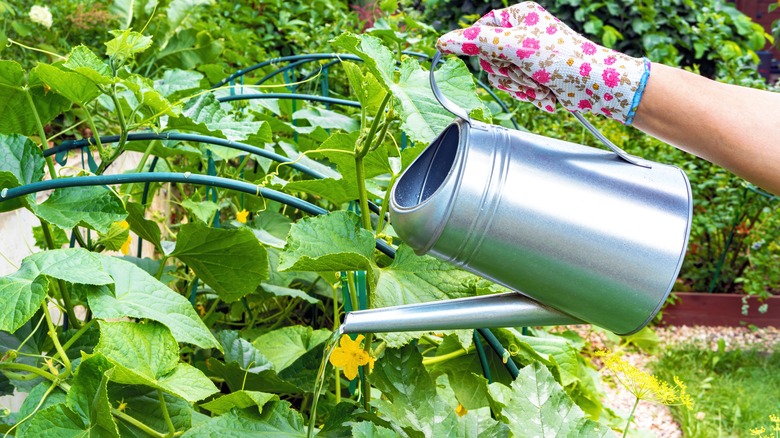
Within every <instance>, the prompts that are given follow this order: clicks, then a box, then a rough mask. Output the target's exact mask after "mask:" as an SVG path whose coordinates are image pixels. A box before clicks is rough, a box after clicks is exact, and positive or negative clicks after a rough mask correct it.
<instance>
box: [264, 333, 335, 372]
mask: <svg viewBox="0 0 780 438" xmlns="http://www.w3.org/2000/svg"><path fill="white" fill-rule="evenodd" d="M330 336H331V332H330V330H327V329H319V330H314V329H312V328H311V327H308V326H302V325H294V326H289V327H283V328H280V329H278V330H274V331H272V332H268V333H266V334H264V335H262V336H260V337H258V338H257V339H255V340H254V341H253V342H252V345H254V346H255V347H256V348H257V349H258V350H259V351H260V352H261V353H263V355H264V356H265V357H266V358H268V360H270V361H271V362H272V363H273V364H274V367H275V368H276V369H277V370H283V369H285V368H287V367H288V366H290V365H292V364H293V362H295V361H296V360H297V359H298V358H300V357H301V356H303V355H304V354H306V353H307V352H308V351H309V350H311V349H313V348H317V347H319V346H320V345H322V343H323V342H325V341H326V340H328V338H329V337H330Z"/></svg>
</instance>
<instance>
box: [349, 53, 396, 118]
mask: <svg viewBox="0 0 780 438" xmlns="http://www.w3.org/2000/svg"><path fill="white" fill-rule="evenodd" d="M341 67H342V68H343V69H344V72H345V73H346V74H347V79H348V80H349V86H350V88H351V91H352V95H353V96H355V98H357V100H358V102H360V106H361V107H362V108H363V109H365V110H366V112H367V113H368V114H376V112H377V111H379V106H380V105H381V103H382V100H384V98H385V95H386V94H387V91H385V89H384V88H383V87H382V85H381V84H380V83H379V81H378V80H377V79H376V77H374V75H373V74H371V73H368V74H363V72H362V71H361V68H360V66H358V64H356V63H354V62H342V63H341Z"/></svg>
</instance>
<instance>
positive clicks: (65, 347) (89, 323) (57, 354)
mask: <svg viewBox="0 0 780 438" xmlns="http://www.w3.org/2000/svg"><path fill="white" fill-rule="evenodd" d="M95 321H96V320H94V319H90V320H89V321H87V323H86V324H84V325H83V326H82V327H81V328H80V329H79V331H77V332H76V333H74V334H73V336H71V337H70V339H68V342H66V343H64V344H62V349H63V350H65V351H68V348H70V347H71V346H72V345H73V344H75V343H76V341H78V340H79V338H80V337H81V336H82V335H83V334H84V333H86V332H87V330H89V328H90V327H92V325H93V324H94V323H95ZM59 357H60V352H59V351H57V352H55V353H54V355H53V356H52V357H51V358H52V360H55V359H58V358H59Z"/></svg>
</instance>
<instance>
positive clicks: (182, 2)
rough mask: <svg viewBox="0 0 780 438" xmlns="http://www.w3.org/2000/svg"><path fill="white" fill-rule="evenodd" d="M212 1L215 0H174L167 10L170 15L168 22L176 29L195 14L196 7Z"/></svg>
mask: <svg viewBox="0 0 780 438" xmlns="http://www.w3.org/2000/svg"><path fill="white" fill-rule="evenodd" d="M212 3H213V0H173V1H172V2H171V3H170V4H169V5H168V8H167V10H166V11H165V12H166V15H167V16H168V24H169V25H170V27H171V29H176V28H177V27H179V26H181V25H182V23H184V22H185V21H186V20H187V18H188V17H190V16H191V15H192V14H193V12H194V10H195V9H196V8H198V7H200V6H206V5H210V4H212ZM195 17H197V15H196V16H195Z"/></svg>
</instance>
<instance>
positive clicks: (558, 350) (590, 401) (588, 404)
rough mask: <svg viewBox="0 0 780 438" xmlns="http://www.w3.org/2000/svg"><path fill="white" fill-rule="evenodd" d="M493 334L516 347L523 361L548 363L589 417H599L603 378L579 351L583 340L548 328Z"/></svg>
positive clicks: (514, 330) (508, 329)
mask: <svg viewBox="0 0 780 438" xmlns="http://www.w3.org/2000/svg"><path fill="white" fill-rule="evenodd" d="M494 333H495V334H496V336H497V337H498V339H499V340H500V341H501V342H502V343H503V344H504V345H514V346H515V348H516V351H517V353H518V354H517V356H516V358H517V359H519V360H520V361H522V362H523V363H531V362H538V363H541V364H544V365H545V366H547V367H548V369H550V371H551V372H552V374H553V375H554V376H555V378H556V380H557V381H558V382H559V383H560V384H561V385H562V386H563V387H564V389H565V390H566V393H567V394H568V395H569V397H571V398H572V399H574V400H575V401H576V403H577V405H578V406H579V407H580V408H582V409H583V410H584V411H585V412H586V413H587V414H588V415H589V416H590V417H593V418H598V416H599V415H600V414H601V410H602V404H601V396H600V394H599V390H598V385H599V381H600V379H599V378H598V377H597V376H595V377H594V375H593V372H594V371H595V370H593V369H592V368H590V367H589V366H588V365H587V364H586V363H585V361H584V359H583V358H582V356H581V355H580V354H579V351H580V349H581V345H580V344H579V343H580V342H581V339H576V338H575V339H569V338H567V337H565V336H562V335H558V334H551V333H547V332H545V331H538V332H537V333H536V334H535V335H534V336H524V335H522V334H521V333H520V332H519V331H518V330H516V329H513V328H506V329H497V330H495V331H494Z"/></svg>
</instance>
